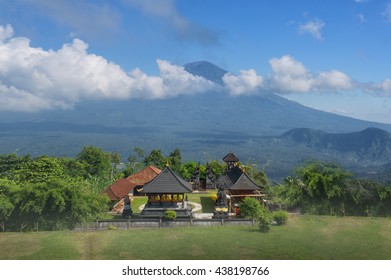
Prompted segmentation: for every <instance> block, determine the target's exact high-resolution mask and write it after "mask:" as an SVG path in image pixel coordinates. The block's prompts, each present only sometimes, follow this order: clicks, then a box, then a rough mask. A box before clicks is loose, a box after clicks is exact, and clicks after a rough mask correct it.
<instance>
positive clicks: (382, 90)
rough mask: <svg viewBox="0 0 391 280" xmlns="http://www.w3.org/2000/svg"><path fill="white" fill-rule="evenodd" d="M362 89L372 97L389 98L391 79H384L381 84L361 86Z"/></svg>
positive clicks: (390, 94) (390, 95)
mask: <svg viewBox="0 0 391 280" xmlns="http://www.w3.org/2000/svg"><path fill="white" fill-rule="evenodd" d="M362 87H363V88H364V89H365V90H366V91H367V92H368V93H370V94H372V95H375V96H382V97H391V79H385V80H383V81H382V82H381V83H367V84H363V85H362Z"/></svg>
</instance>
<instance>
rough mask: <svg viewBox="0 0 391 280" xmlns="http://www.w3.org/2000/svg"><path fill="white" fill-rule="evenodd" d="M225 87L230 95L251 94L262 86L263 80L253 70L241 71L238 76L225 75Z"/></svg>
mask: <svg viewBox="0 0 391 280" xmlns="http://www.w3.org/2000/svg"><path fill="white" fill-rule="evenodd" d="M223 81H224V83H225V86H226V87H227V88H228V90H229V92H230V93H231V94H232V95H242V94H252V93H254V92H255V91H256V90H257V89H259V88H260V87H261V86H262V83H263V78H262V76H258V75H257V73H256V72H255V70H253V69H250V70H241V71H240V75H239V76H235V75H232V74H231V73H226V74H225V75H224V76H223Z"/></svg>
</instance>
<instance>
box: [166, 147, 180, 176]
mask: <svg viewBox="0 0 391 280" xmlns="http://www.w3.org/2000/svg"><path fill="white" fill-rule="evenodd" d="M167 162H168V164H169V165H170V167H171V168H172V170H174V171H175V172H179V171H180V170H181V165H182V156H181V151H180V150H179V149H178V148H176V149H175V150H174V151H172V152H171V153H170V154H169V155H168V157H167Z"/></svg>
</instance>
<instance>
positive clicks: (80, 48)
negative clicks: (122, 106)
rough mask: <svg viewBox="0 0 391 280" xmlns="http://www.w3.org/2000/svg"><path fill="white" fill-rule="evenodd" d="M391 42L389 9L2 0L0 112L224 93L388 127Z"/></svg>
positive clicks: (357, 0) (255, 0)
mask: <svg viewBox="0 0 391 280" xmlns="http://www.w3.org/2000/svg"><path fill="white" fill-rule="evenodd" d="M390 35H391V1H389V0H384V1H382V0H376V1H375V0H343V1H336V0H331V1H320V0H298V1H282V0H277V1H259V0H245V1H243V0H240V1H239V0H229V1H227V0H209V1H204V0H192V1H190V0H176V1H175V0H143V1H138V0H118V1H102V0H100V1H93V0H88V1H87V0H79V1H76V0H68V1H67V0H52V1H48V0H14V1H9V0H0V101H1V104H0V110H3V111H4V110H11V111H15V110H16V111H40V110H53V109H64V110H65V109H72V107H73V106H74V105H75V104H77V103H78V102H80V101H82V100H83V101H85V100H87V101H88V100H95V99H131V98H141V97H142V98H150V99H153V98H168V97H173V96H176V95H179V94H197V93H200V92H202V91H205V90H225V91H226V92H228V94H232V95H242V94H263V93H265V92H274V93H277V94H280V95H281V96H284V97H286V98H288V99H291V100H295V101H298V102H300V103H302V104H304V105H307V106H311V107H314V108H318V109H321V110H325V111H329V112H335V113H338V114H343V115H348V116H352V117H355V118H361V119H367V120H373V121H380V122H387V123H391V64H390V61H391V52H390V49H391V36H390ZM198 60H208V61H210V62H212V63H215V64H216V65H219V66H220V67H222V68H224V69H226V70H228V71H230V72H231V73H232V74H228V75H227V76H226V77H225V79H224V82H225V86H224V87H223V89H221V88H219V87H218V86H217V85H214V84H213V83H210V82H209V81H206V80H204V79H202V78H200V77H195V76H192V75H190V74H188V73H185V72H184V70H183V68H182V67H181V65H183V64H185V63H188V62H192V61H198ZM20 104H23V105H22V106H21V105H20Z"/></svg>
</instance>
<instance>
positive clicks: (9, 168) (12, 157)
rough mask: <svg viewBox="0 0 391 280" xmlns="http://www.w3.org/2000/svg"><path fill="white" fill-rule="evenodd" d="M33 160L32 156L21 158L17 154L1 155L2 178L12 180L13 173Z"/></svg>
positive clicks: (0, 173)
mask: <svg viewBox="0 0 391 280" xmlns="http://www.w3.org/2000/svg"><path fill="white" fill-rule="evenodd" d="M30 160H31V158H30V156H21V157H19V156H18V155H17V154H5V155H0V178H8V179H12V178H11V177H12V175H13V172H14V171H15V170H18V169H20V167H21V166H22V165H23V164H25V163H26V162H29V161H30Z"/></svg>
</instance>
